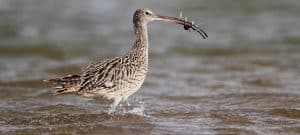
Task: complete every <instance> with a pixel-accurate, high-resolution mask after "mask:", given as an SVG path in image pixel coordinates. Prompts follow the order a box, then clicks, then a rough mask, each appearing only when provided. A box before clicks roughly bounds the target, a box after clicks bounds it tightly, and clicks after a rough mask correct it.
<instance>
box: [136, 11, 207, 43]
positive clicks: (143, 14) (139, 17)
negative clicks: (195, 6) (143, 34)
mask: <svg viewBox="0 0 300 135" xmlns="http://www.w3.org/2000/svg"><path fill="white" fill-rule="evenodd" d="M152 21H163V22H168V23H175V24H180V25H182V26H183V28H184V29H185V30H190V29H192V30H194V31H197V32H198V33H199V34H200V35H201V36H202V37H203V38H204V39H205V38H207V34H206V33H205V32H204V31H203V30H202V29H201V28H200V27H199V26H198V25H196V24H195V23H194V22H189V21H188V20H187V18H186V17H183V16H182V14H180V17H179V18H177V17H169V16H162V15H158V14H155V13H154V12H152V11H151V10H150V9H146V8H145V9H138V10H136V11H135V13H134V16H133V23H135V24H136V23H142V24H147V23H149V22H152Z"/></svg>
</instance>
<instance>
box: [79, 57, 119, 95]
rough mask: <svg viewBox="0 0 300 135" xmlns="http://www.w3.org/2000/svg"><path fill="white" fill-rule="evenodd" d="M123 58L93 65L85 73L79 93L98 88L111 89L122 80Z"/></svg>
mask: <svg viewBox="0 0 300 135" xmlns="http://www.w3.org/2000/svg"><path fill="white" fill-rule="evenodd" d="M121 69H122V58H120V57H116V58H113V59H106V60H103V61H100V62H97V63H92V64H90V65H89V66H87V68H85V70H84V71H83V75H82V80H81V83H80V87H79V90H78V91H79V92H87V91H92V90H93V89H96V88H102V89H110V88H113V87H114V86H116V84H117V83H118V81H119V80H120V79H122V72H121Z"/></svg>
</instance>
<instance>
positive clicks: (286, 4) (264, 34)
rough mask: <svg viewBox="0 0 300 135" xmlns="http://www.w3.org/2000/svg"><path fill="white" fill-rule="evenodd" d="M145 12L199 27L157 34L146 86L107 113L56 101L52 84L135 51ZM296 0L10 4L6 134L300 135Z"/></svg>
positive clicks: (6, 13)
mask: <svg viewBox="0 0 300 135" xmlns="http://www.w3.org/2000/svg"><path fill="white" fill-rule="evenodd" d="M138 7H149V8H150V9H153V10H154V11H156V12H158V13H161V14H164V15H170V16H177V13H178V12H179V11H183V13H184V15H187V16H188V17H189V18H195V20H196V22H197V21H200V22H201V25H202V26H203V29H205V31H206V32H207V33H208V34H209V38H208V39H205V40H203V39H201V36H200V35H197V34H196V33H192V32H190V33H189V32H187V31H184V30H183V28H182V27H179V26H173V25H172V26H171V25H167V24H163V23H152V24H150V26H149V31H150V34H149V38H150V67H149V68H150V69H149V73H148V76H147V78H146V80H145V83H144V85H143V86H142V88H141V89H140V91H138V92H137V93H136V94H135V95H133V96H131V97H130V98H129V100H128V103H129V104H130V105H127V103H126V102H125V103H123V104H122V107H120V108H119V110H118V113H116V114H114V115H108V114H107V113H106V112H107V109H108V107H109V106H108V105H107V104H104V103H103V102H104V101H102V100H93V99H87V98H83V97H78V96H75V95H54V94H53V90H52V89H51V88H50V85H48V84H44V83H43V82H42V80H43V79H45V78H46V79H47V78H51V77H58V76H62V75H67V74H74V73H80V70H81V69H82V68H83V67H84V66H85V65H87V64H88V63H90V61H92V60H97V59H102V58H107V57H112V56H117V55H121V54H123V53H125V52H126V51H127V50H128V48H130V47H131V44H132V42H133V40H134V39H133V32H132V23H131V19H132V14H133V12H134V11H135V9H137V8H138ZM299 9H300V2H299V1H297V0H285V1H280V0H253V1H246V0H240V1H233V0H224V1H217V0H209V1H208V0H205V1H197V0H185V1H184V2H183V1H180V0H176V1H174V0H172V1H171V0H166V1H163V2H162V1H151V2H150V1H147V2H142V1H141V2H138V1H133V0H123V1H116V0H113V1H110V2H107V1H106V2H103V1H99V0H90V1H81V0H73V1H68V0H60V1H50V0H48V1H39V0H22V1H18V0H0V14H1V18H0V63H1V64H0V92H1V93H0V134H33V133H35V134H39V133H45V134H100V133H105V134H120V133H122V134H247V135H255V134H299V133H300V46H299V45H300V31H299V28H300V23H299V22H300V16H299V12H300V10H299Z"/></svg>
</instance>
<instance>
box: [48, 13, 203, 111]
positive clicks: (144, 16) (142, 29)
mask: <svg viewBox="0 0 300 135" xmlns="http://www.w3.org/2000/svg"><path fill="white" fill-rule="evenodd" d="M152 21H163V22H168V23H174V24H180V25H182V26H183V27H184V29H185V30H190V29H192V30H194V31H196V32H198V33H199V34H200V35H201V36H202V37H203V38H204V39H205V38H207V34H206V33H205V32H204V31H203V30H202V29H201V28H200V27H199V26H198V25H195V23H194V21H192V22H189V21H188V20H187V18H186V17H183V16H182V13H181V12H180V16H179V18H176V17H168V16H161V15H158V14H155V13H154V12H152V11H151V10H149V9H138V10H136V11H135V13H134V16H133V25H134V33H135V36H136V40H135V43H134V44H133V47H132V48H131V49H130V50H129V51H128V53H126V54H125V55H123V56H120V57H115V58H111V59H104V60H101V61H98V62H95V63H91V64H90V65H88V66H87V67H86V68H85V69H84V70H83V71H82V74H81V75H68V76H66V77H62V78H54V79H49V80H45V81H46V82H49V83H52V84H54V85H56V86H55V87H54V88H55V89H57V91H56V93H58V94H76V95H80V96H84V97H90V98H95V97H104V98H106V99H108V100H113V103H112V104H111V108H110V110H109V113H112V112H114V111H115V109H116V107H117V106H118V105H119V103H120V102H122V101H124V100H126V99H127V98H128V97H129V96H130V95H132V94H134V93H135V92H136V91H137V90H138V89H139V88H140V87H141V85H142V84H143V82H144V80H145V77H146V73H147V70H148V48H149V44H148V31H147V24H148V23H149V22H152Z"/></svg>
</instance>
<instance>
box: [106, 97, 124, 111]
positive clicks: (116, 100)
mask: <svg viewBox="0 0 300 135" xmlns="http://www.w3.org/2000/svg"><path fill="white" fill-rule="evenodd" d="M121 101H122V98H116V99H114V102H113V103H112V104H111V108H110V109H109V110H108V114H109V115H110V114H112V113H114V112H115V111H116V108H117V107H118V105H119V103H120V102H121Z"/></svg>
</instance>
